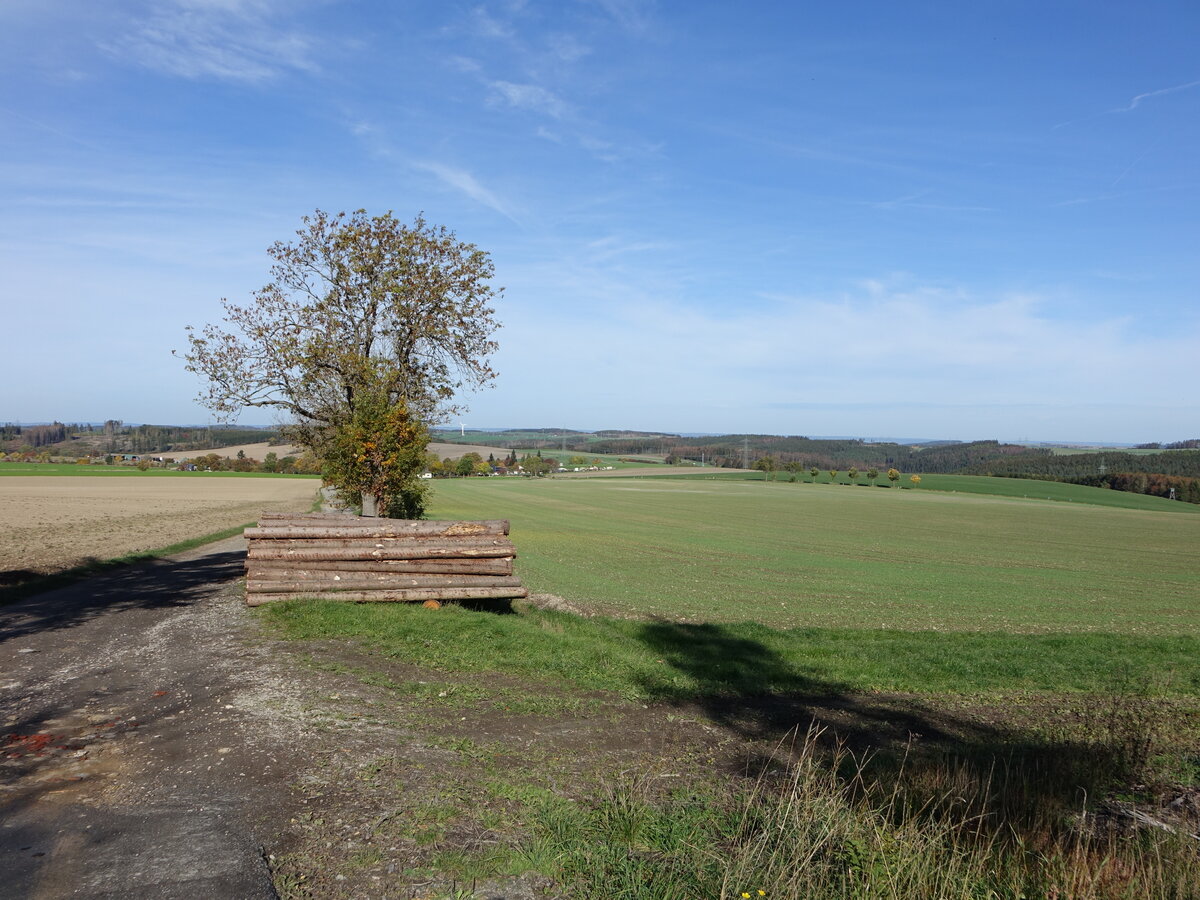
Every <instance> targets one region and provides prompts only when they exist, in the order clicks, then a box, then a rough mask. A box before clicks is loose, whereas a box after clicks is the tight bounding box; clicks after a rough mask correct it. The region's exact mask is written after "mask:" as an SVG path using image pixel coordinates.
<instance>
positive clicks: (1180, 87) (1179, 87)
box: [1109, 80, 1200, 113]
mask: <svg viewBox="0 0 1200 900" xmlns="http://www.w3.org/2000/svg"><path fill="white" fill-rule="evenodd" d="M1194 87H1200V80H1198V81H1189V82H1187V83H1186V84H1176V85H1173V86H1171V87H1167V88H1160V89H1159V90H1157V91H1147V92H1146V93H1144V94H1138V95H1137V96H1136V97H1134V98H1133V99H1132V100H1130V101H1129V105H1128V106H1118V107H1117V108H1116V109H1110V110H1109V112H1114V113H1123V112H1132V111H1133V110H1135V109H1137V108H1138V107H1139V106H1140V105H1141V103H1142V101H1143V100H1149V99H1150V98H1151V97H1161V96H1162V95H1163V94H1174V93H1175V92H1176V91H1186V90H1188V89H1189V88H1194Z"/></svg>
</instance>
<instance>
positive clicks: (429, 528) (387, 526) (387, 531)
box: [245, 519, 508, 540]
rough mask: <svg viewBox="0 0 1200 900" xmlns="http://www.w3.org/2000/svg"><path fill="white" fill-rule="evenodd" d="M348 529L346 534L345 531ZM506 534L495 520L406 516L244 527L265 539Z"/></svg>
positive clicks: (504, 526) (504, 527)
mask: <svg viewBox="0 0 1200 900" xmlns="http://www.w3.org/2000/svg"><path fill="white" fill-rule="evenodd" d="M348 532H349V533H348ZM485 534H490V535H505V534H508V522H507V521H506V520H503V519H496V520H492V521H487V522H425V521H409V520H407V519H370V520H367V521H366V524H363V525H352V526H346V525H342V524H341V523H338V524H337V525H336V526H335V525H333V524H332V523H327V522H322V523H320V524H316V523H314V524H305V525H273V524H272V525H267V526H265V527H259V528H247V529H246V530H245V536H246V538H247V539H258V538H266V539H268V540H271V539H279V538H345V537H411V536H414V535H436V536H439V537H466V536H473V535H485Z"/></svg>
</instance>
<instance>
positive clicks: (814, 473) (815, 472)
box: [808, 466, 821, 484]
mask: <svg viewBox="0 0 1200 900" xmlns="http://www.w3.org/2000/svg"><path fill="white" fill-rule="evenodd" d="M808 474H809V476H810V477H811V478H812V480H813V484H816V483H817V476H818V475H820V474H821V470H820V469H818V468H817V467H816V466H813V467H812V468H811V469H809V470H808Z"/></svg>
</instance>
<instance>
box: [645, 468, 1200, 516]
mask: <svg viewBox="0 0 1200 900" xmlns="http://www.w3.org/2000/svg"><path fill="white" fill-rule="evenodd" d="M775 476H776V477H775V479H774V482H775V483H777V484H787V485H790V486H791V487H797V486H803V485H807V484H813V483H814V482H813V481H812V479H811V476H809V474H808V473H807V472H804V473H803V474H802V475H799V476H797V479H796V481H795V482H791V481H789V478H790V477H791V475H790V473H788V472H776V473H775ZM644 477H646V478H652V477H659V478H668V477H670V478H691V479H700V480H704V481H739V482H740V481H759V482H761V481H764V480H765V479H764V477H763V475H762V473H760V472H755V473H753V474H751V473H748V472H728V471H723V470H721V469H707V470H703V471H701V472H697V473H696V474H694V475H692V474H687V475H671V476H667V475H657V476H656V475H655V472H654V471H653V469H648V470H647V471H646V473H645V475H644ZM815 483H816V484H825V485H828V484H834V483H836V484H840V485H843V486H846V487H852V486H853V487H860V488H875V489H886V490H902V491H945V492H949V493H952V494H988V495H991V496H995V497H1012V498H1019V499H1022V500H1056V501H1059V502H1062V503H1086V504H1089V505H1092V506H1113V507H1116V508H1118V509H1145V510H1153V511H1158V512H1174V513H1184V514H1189V515H1197V514H1200V506H1197V505H1196V504H1194V503H1183V502H1180V501H1172V500H1166V499H1164V498H1162V497H1151V496H1149V495H1147V494H1131V493H1127V492H1125V491H1113V490H1109V489H1107V488H1098V487H1088V486H1086V485H1082V484H1066V483H1063V482H1058V481H1037V480H1034V479H1031V478H997V477H993V476H985V475H922V476H921V483H920V484H919V485H916V486H914V485H913V484H912V483H911V482H910V481H909V476H907V475H905V476H903V477H902V478H901V479H900V481H899V482H898V483H896V484H894V485H893V484H892V483H891V482H889V481H888V480H887V478H886V477H885V476H883V475H882V474H881V475H880V477H879V480H878V481H877V482H876V483H875V484H874V485H872V484H870V483H869V482H868V481H867V478H866V476H865V475H860V476H859V478H858V481H857V482H853V483H852V482H851V481H850V477H849V476H848V475H847V474H846V473H845V472H839V473H838V476H837V478H836V479H835V480H832V481H831V480H830V478H829V473H828V472H821V473H820V474H819V475H818V476H817V478H816V482H815Z"/></svg>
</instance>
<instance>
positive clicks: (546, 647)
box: [260, 476, 1200, 900]
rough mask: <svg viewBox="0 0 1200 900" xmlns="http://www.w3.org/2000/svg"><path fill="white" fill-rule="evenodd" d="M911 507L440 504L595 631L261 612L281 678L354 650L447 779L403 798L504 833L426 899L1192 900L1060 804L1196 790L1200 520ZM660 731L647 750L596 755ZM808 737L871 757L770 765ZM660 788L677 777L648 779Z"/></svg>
mask: <svg viewBox="0 0 1200 900" xmlns="http://www.w3.org/2000/svg"><path fill="white" fill-rule="evenodd" d="M996 480H997V481H1000V479H996ZM953 483H954V482H952V481H950V482H946V484H947V485H950V484H953ZM1013 484H1014V485H1015V486H1016V487H1017V488H1020V487H1021V484H1020V483H1018V482H1014V483H1013ZM1028 484H1030V483H1026V485H1028ZM1032 484H1035V485H1036V486H1037V487H1039V488H1040V487H1042V484H1041V483H1038V482H1034V483H1032ZM1055 487H1070V486H1055ZM924 488H925V479H923V483H922V488H918V489H915V490H882V489H868V488H863V489H856V488H853V487H843V486H839V485H829V484H816V485H811V484H789V483H787V482H772V483H764V482H762V481H750V480H746V479H745V478H744V476H733V477H725V478H719V479H708V480H705V479H696V478H692V477H686V476H685V477H676V478H665V477H660V478H653V477H651V478H636V477H635V478H594V479H536V480H531V479H499V478H486V479H485V478H479V479H456V480H453V481H448V482H446V481H442V482H438V483H437V484H436V485H435V492H434V497H433V499H434V502H433V506H432V508H431V510H430V514H431V517H433V518H447V519H450V518H452V519H457V518H465V519H483V518H507V519H509V520H510V521H511V523H512V538H513V540H514V542H515V544H516V547H517V551H518V554H519V559H518V567H519V568H518V571H519V574H520V575H521V576H522V578H523V579H524V580H525V582H526V584H527V585H528V586H529V587H530V588H531V589H532V590H533V591H535V592H546V593H553V594H557V595H559V596H561V597H563V598H565V599H566V600H568V601H571V602H573V603H574V604H576V605H577V606H579V607H584V608H585V609H588V610H590V611H591V612H599V613H602V614H600V615H595V616H592V617H585V616H579V615H573V614H568V613H565V612H554V611H548V610H542V609H538V608H535V607H530V606H525V605H522V604H518V605H517V609H516V612H517V614H516V615H496V614H493V613H489V612H481V611H472V610H468V609H465V608H461V607H455V606H449V607H447V608H443V609H440V610H428V609H422V608H420V607H414V606H406V605H393V604H349V603H332V602H327V603H320V602H289V603H283V604H274V605H270V606H267V607H264V608H263V609H262V610H261V612H260V615H261V616H262V617H263V618H264V619H265V620H266V621H269V622H271V623H274V624H275V625H276V626H277V627H278V628H279V629H280V631H281V632H282V633H283V634H284V635H286V636H288V637H291V638H295V639H301V640H311V641H314V642H315V643H314V644H313V645H311V646H312V647H313V648H314V650H313V652H314V654H318V653H320V652H322V649H321V648H330V647H336V646H339V645H340V644H341V641H339V639H343V640H345V641H349V642H351V643H352V645H357V647H358V648H362V649H365V650H366V651H368V655H367V656H366V657H365V658H364V657H361V656H357V655H356V656H355V657H354V659H355V660H356V665H357V666H361V668H360V669H357V670H355V671H356V673H357V674H358V677H360V678H362V679H363V681H364V682H366V683H369V684H372V685H379V686H382V687H384V688H386V689H387V690H389V691H390V692H391V694H390V695H389V696H388V698H387V701H386V706H387V708H393V707H395V708H403V709H410V710H413V711H414V712H411V713H410V715H415V716H416V717H417V718H416V719H415V723H416V724H415V725H414V727H413V730H414V731H417V732H418V733H421V734H427V733H428V732H429V731H430V730H431V729H437V728H438V727H441V728H443V729H446V736H445V737H444V738H443V742H444V743H443V744H442V745H441V746H447V747H453V748H456V750H455V752H457V753H459V754H460V757H461V759H459V760H458V764H459V766H460V768H459V769H458V770H457V771H458V772H459V774H458V777H457V780H455V781H454V782H453V784H454V790H453V793H452V794H450V795H447V794H445V793H444V788H442V787H440V786H439V788H438V791H439V793H438V794H437V795H435V796H434V802H439V803H443V804H446V803H451V804H452V807H450V806H447V807H446V810H447V811H446V813H445V816H446V821H447V822H449V821H451V820H454V821H455V822H456V823H457V824H458V830H459V831H461V833H463V834H471V835H474V834H477V833H479V831H480V826H481V825H483V819H484V817H487V823H486V828H487V829H488V833H489V834H495V833H497V832H499V833H501V834H503V833H505V832H506V831H507V832H510V833H515V834H518V835H521V837H519V838H518V839H516V840H512V841H510V843H509V844H508V845H507V846H508V847H509V848H511V849H510V850H508V851H505V849H504V848H505V846H506V845H505V843H504V841H503V840H500V841H499V842H492V843H489V845H488V847H489V849H488V850H486V851H478V850H476V849H474V845H472V848H469V849H456V848H455V847H454V845H453V844H452V842H451V837H450V831H449V829H448V828H447V829H446V830H445V831H444V832H442V833H441V837H440V839H441V840H442V842H443V843H449V844H451V846H450V849H448V850H446V851H444V852H442V851H440V849H439V852H438V853H437V854H435V855H433V856H431V857H430V862H429V864H428V870H427V871H425V872H424V873H423V874H422V877H423V878H425V879H426V880H429V879H432V878H435V877H441V878H442V879H443V881H445V880H446V879H447V877H449V879H450V880H451V881H454V880H457V881H459V882H462V883H465V882H467V881H468V880H472V879H474V878H476V877H490V876H493V875H496V874H498V873H505V872H511V873H523V872H528V871H530V870H536V871H539V872H542V873H544V874H546V875H548V876H549V877H551V878H553V879H554V880H555V881H556V883H557V885H558V886H559V888H560V889H561V891H562V893H563V895H564V896H586V897H641V896H656V897H736V896H752V897H757V896H760V892H761V896H764V897H797V896H805V897H816V898H839V900H858V898H863V897H868V896H877V895H880V896H882V895H886V896H889V897H896V898H903V900H918V898H921V900H923V898H926V897H963V898H966V897H981V898H982V897H996V898H999V897H1014V898H1015V897H1031V898H1032V897H1042V898H1050V897H1067V896H1071V897H1090V898H1093V900H1118V898H1129V897H1177V898H1195V897H1196V896H1197V894H1196V891H1195V883H1196V882H1195V845H1194V842H1193V841H1192V840H1191V839H1190V838H1186V837H1184V836H1182V834H1177V835H1164V834H1162V833H1161V832H1159V831H1155V830H1151V829H1140V830H1138V829H1133V828H1131V827H1129V826H1123V830H1117V829H1115V828H1111V829H1105V828H1103V827H1102V826H1091V827H1090V828H1088V829H1082V828H1080V827H1079V826H1078V823H1079V822H1081V821H1084V820H1083V817H1082V816H1081V815H1080V814H1081V813H1084V812H1086V813H1088V814H1089V815H1088V819H1087V821H1088V822H1089V823H1091V822H1093V821H1095V822H1100V823H1102V822H1103V818H1102V817H1099V816H1092V815H1091V813H1093V812H1097V811H1102V810H1104V809H1105V808H1106V806H1105V804H1106V803H1108V802H1109V800H1110V799H1112V798H1117V799H1119V800H1120V801H1121V802H1129V801H1130V800H1131V799H1132V800H1134V801H1137V802H1139V803H1141V804H1142V805H1143V807H1144V808H1147V809H1150V810H1151V812H1152V814H1155V815H1157V814H1159V813H1158V808H1157V806H1156V805H1155V804H1156V803H1157V802H1158V798H1159V797H1160V795H1161V796H1164V797H1173V796H1176V795H1177V794H1180V791H1181V790H1184V789H1186V790H1191V789H1194V788H1195V786H1196V785H1198V784H1200V755H1198V754H1197V740H1198V739H1200V737H1198V734H1197V728H1198V727H1200V707H1197V702H1198V701H1200V566H1198V565H1197V564H1196V548H1197V547H1198V546H1200V517H1197V516H1195V515H1179V514H1177V513H1173V512H1171V511H1166V510H1163V509H1161V508H1159V509H1153V510H1150V509H1122V508H1117V507H1113V506H1105V505H1100V504H1098V503H1084V502H1074V500H1075V498H1074V496H1067V497H1060V498H1059V499H1058V500H1056V501H1046V500H1044V499H1036V500H1035V499H1027V498H1025V497H1023V496H1009V497H1005V496H994V495H993V496H989V495H986V494H982V493H975V492H971V493H954V491H955V490H957V488H955V487H948V488H947V489H946V490H929V489H924ZM1064 499H1065V500H1070V501H1072V502H1063V500H1064ZM1177 505H1179V506H1182V505H1183V504H1177ZM603 613H609V614H608V615H604V614H603ZM356 653H357V651H356ZM391 661H397V662H399V663H400V664H401V665H400V667H399V668H398V669H392V668H390V662H391ZM412 667H416V668H415V669H414V668H412ZM597 692H603V693H597ZM460 695H461V697H462V699H461V700H459V701H455V702H456V703H457V705H453V704H452V702H451V698H452V697H457V696H460ZM435 698H436V699H435ZM431 704H451V705H450V706H449V708H447V709H445V710H443V709H442V708H441V707H440V706H437V707H434V706H432V705H431ZM589 704H597V706H596V707H594V708H593V707H591V706H589ZM435 708H436V709H437V713H436V714H435V712H434V709H435ZM371 709H372V710H374V707H372V708H371ZM589 710H591V711H589ZM663 710H667V711H668V712H667V713H666V718H665V719H663V720H659V721H658V724H657V726H656V727H657V729H658V730H657V731H656V732H655V734H656V735H658V737H657V738H656V740H655V741H653V742H652V743H653V747H652V748H651V749H642V750H636V749H629V748H623V749H622V751H621V753H620V754H619V755H612V754H611V753H608V752H607V750H606V747H607V741H608V740H610V739H611V738H612V736H614V735H616V736H620V735H621V734H622V733H623V732H624V731H625V730H626V727H627V725H628V726H629V730H631V731H632V732H633V733H635V734H636V733H637V728H638V725H639V723H640V722H641V720H640V718H639V717H640V716H642V715H643V714H644V715H648V716H654V715H661V714H662V711H663ZM676 711H677V712H676ZM672 716H675V719H674V723H673V724H672ZM600 717H603V722H602V723H600V724H599V725H598V727H597V728H596V730H595V731H588V732H586V733H585V734H586V737H582V738H581V735H580V734H577V733H575V731H574V729H575V728H576V727H577V726H578V723H580V722H594V721H595V720H598V719H600ZM353 721H355V722H357V721H358V720H357V719H355V720H353ZM810 722H811V723H812V724H813V725H814V726H818V732H810V735H814V736H812V737H811V738H810V740H808V741H805V740H804V738H803V735H804V730H805V728H806V727H808V726H807V723H810ZM476 723H481V724H482V728H483V730H482V731H479V730H478V729H475V730H472V729H473V727H474V726H475V725H476ZM692 726H695V727H697V728H699V727H703V729H704V735H703V738H702V739H701V738H700V737H698V734H699V732H696V731H690V732H689V731H687V730H688V729H689V728H691V727H692ZM355 727H358V726H357V725H356V726H355ZM821 728H828V729H830V730H829V732H828V734H827V735H826V737H827V738H828V743H829V746H837V747H840V746H842V745H841V744H840V743H839V742H840V741H841V740H846V741H847V742H849V744H850V745H851V746H852V745H854V744H855V742H861V744H862V745H864V746H866V747H869V748H870V749H869V750H867V751H864V752H863V754H862V755H861V756H858V757H847V756H838V755H836V754H837V752H840V751H835V754H834V755H833V756H832V757H828V756H825V755H824V753H823V752H822V751H820V750H819V749H805V750H803V751H802V752H801V753H800V754H799V756H798V757H797V756H796V755H795V754H796V744H795V743H794V741H795V740H796V739H797V738H799V739H800V740H801V741H803V743H804V746H805V747H806V748H808V747H813V748H817V747H818V746H819V745H820V742H821V741H822V740H824V738H822V737H820V736H819V735H820V734H823V732H820V729H821ZM506 729H507V730H506ZM792 729H799V730H798V732H797V731H793V730H792ZM685 732H687V733H689V734H691V735H692V737H691V739H690V740H691V741H692V742H691V743H687V742H684V743H683V744H682V746H681V745H680V744H679V743H672V741H680V740H682V739H681V737H680V736H681V735H682V734H684V733H685ZM464 734H465V735H467V736H466V737H462V736H461V735H464ZM714 735H721V736H723V739H724V740H730V741H732V742H733V743H732V745H731V746H733V747H736V748H738V752H740V753H745V754H746V761H742V760H738V766H740V767H743V768H744V771H745V772H746V773H753V772H755V771H757V770H758V766H759V765H760V764H762V763H763V761H764V759H765V758H768V757H769V758H770V759H771V760H772V763H777V762H779V759H778V758H777V757H776V756H774V755H773V754H781V758H782V759H783V760H784V763H783V769H782V771H783V773H784V776H783V777H782V779H780V778H778V777H777V775H778V772H777V771H776V770H775V769H774V768H772V767H770V766H769V767H768V768H767V769H764V770H763V771H764V772H768V774H764V775H762V776H761V777H760V778H758V779H754V777H753V775H752V777H751V779H741V778H739V777H738V775H739V773H742V772H743V768H734V767H731V768H728V769H726V768H720V767H718V766H717V765H716V764H715V760H716V757H715V756H714V755H713V754H714V750H713V736H714ZM835 735H836V737H835ZM906 735H907V741H905V736H906ZM560 736H562V743H560V742H559V737H560ZM485 739H486V740H485ZM772 748H773V749H772ZM781 748H782V749H781ZM390 752H392V751H391V750H390V749H389V753H390ZM539 753H540V755H538V754H539ZM687 754H690V755H687ZM789 754H792V755H791V756H790V757H789ZM399 758H401V759H404V765H405V766H409V765H410V764H409V761H408V760H407V759H406V758H405V757H403V756H401V757H399ZM453 764H454V763H453V762H452V763H451V765H453ZM445 765H446V763H444V762H439V771H442V767H443V766H445ZM589 767H592V768H589ZM663 767H666V768H663ZM685 770H686V771H687V772H688V773H689V774H690V775H691V776H694V778H693V780H692V781H691V782H690V783H687V784H685V783H683V782H682V781H680V782H660V781H659V779H658V778H656V777H655V775H656V774H657V773H660V772H665V773H666V774H664V775H663V776H662V777H663V778H671V779H680V778H681V775H680V774H678V773H680V772H683V771H685ZM355 777H356V778H362V777H363V776H362V774H361V770H358V773H357V774H356V775H355ZM448 777H449V776H448ZM682 777H687V776H682ZM672 784H677V785H678V789H677V790H675V791H672V790H671V787H670V786H671V785H672ZM1147 786H1153V787H1147ZM416 796H419V795H416V794H414V793H413V792H412V791H411V790H410V789H409V788H408V785H407V784H405V790H404V792H401V793H400V796H398V797H396V798H395V799H390V800H389V803H398V804H400V807H399V808H401V809H403V810H404V813H403V814H402V815H397V816H395V819H394V820H395V821H396V822H403V821H406V820H410V819H411V820H418V819H419V816H420V814H421V810H422V808H423V807H422V806H421V805H420V803H419V800H417V799H414V797H416ZM448 796H449V797H452V799H451V800H449V801H447V799H446V798H447V797H448ZM497 798H499V803H498V802H497ZM514 798H516V799H515V800H514ZM489 804H490V805H489ZM439 808H441V807H439ZM478 810H483V812H482V813H476V812H473V811H478ZM372 815H374V814H372ZM473 816H474V817H475V818H476V819H478V821H475V820H474V819H472V817H473ZM455 817H457V818H455ZM506 817H507V818H506ZM376 818H377V817H376ZM387 818H389V819H390V818H391V814H390V813H389V816H388V817H387ZM389 827H390V826H389ZM1188 828H1189V831H1190V830H1194V826H1193V825H1189V826H1188ZM1126 831H1128V833H1127V834H1126ZM325 837H326V835H325V834H324V832H321V833H320V836H319V839H320V841H321V842H322V844H323V845H324V846H326V847H329V846H330V844H329V843H327V842H326V841H325ZM393 843H395V842H394V841H393ZM319 868H320V867H319V866H318V865H317V864H313V863H309V864H308V866H307V867H305V866H303V865H300V864H297V865H296V870H297V871H299V872H309V871H318V870H319ZM297 877H299V876H297ZM310 883H311V880H310ZM731 886H733V887H731ZM295 896H297V897H299V896H307V895H306V894H300V893H297V894H296V895H295Z"/></svg>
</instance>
